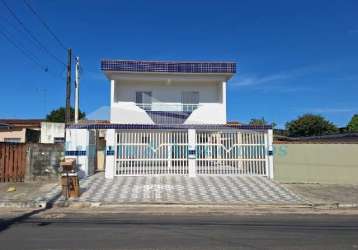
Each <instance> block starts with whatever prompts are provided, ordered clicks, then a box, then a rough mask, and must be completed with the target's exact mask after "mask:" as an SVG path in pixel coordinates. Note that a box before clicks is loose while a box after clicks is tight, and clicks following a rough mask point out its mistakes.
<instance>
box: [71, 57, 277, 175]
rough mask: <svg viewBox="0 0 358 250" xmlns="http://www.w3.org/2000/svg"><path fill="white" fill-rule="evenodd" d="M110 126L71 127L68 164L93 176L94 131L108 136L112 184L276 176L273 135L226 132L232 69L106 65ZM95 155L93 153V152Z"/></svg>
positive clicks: (226, 65)
mask: <svg viewBox="0 0 358 250" xmlns="http://www.w3.org/2000/svg"><path fill="white" fill-rule="evenodd" d="M101 69H102V71H103V73H104V74H105V75H106V77H107V78H108V80H109V82H110V123H109V124H97V123H94V124H70V125H68V126H67V128H66V157H76V158H77V162H78V165H79V168H80V169H81V171H82V173H83V176H85V175H89V174H91V173H93V172H94V170H93V169H94V166H92V165H91V164H92V163H94V162H96V161H95V159H93V155H92V154H91V151H95V143H94V141H95V139H93V138H92V137H94V136H95V135H96V134H97V133H96V132H95V131H96V130H99V129H101V130H103V129H105V130H106V147H107V149H106V164H105V165H106V168H105V176H106V178H114V177H115V176H120V175H128V176H132V175H161V174H164V175H167V174H181V175H189V176H196V175H200V174H225V175H235V174H255V175H264V176H268V177H272V176H273V170H272V169H273V168H272V130H271V128H270V127H268V126H261V127H257V126H256V127H253V126H248V125H228V124H227V111H226V107H227V102H226V96H227V95H226V93H227V84H228V81H229V80H230V78H231V77H232V76H233V75H234V74H235V73H236V64H235V63H233V62H162V61H128V60H103V61H102V62H101ZM92 153H93V152H92Z"/></svg>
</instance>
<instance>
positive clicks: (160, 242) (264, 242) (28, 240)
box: [0, 213, 358, 250]
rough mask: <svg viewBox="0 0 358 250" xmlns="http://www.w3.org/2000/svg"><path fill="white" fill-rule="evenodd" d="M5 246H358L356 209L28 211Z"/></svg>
mask: <svg viewBox="0 0 358 250" xmlns="http://www.w3.org/2000/svg"><path fill="white" fill-rule="evenodd" d="M0 221H1V222H0V223H1V224H0V249H7V250H8V249H325V250H326V249H358V216H357V215H344V216H342V215H294V214H287V215H282V214H277V215H270V214H268V215H248V216H244V215H208V214H206V215H194V214H191V215H148V214H138V215H135V214H102V215H101V214H93V215H91V214H84V215H80V214H76V215H73V214H61V213H59V214H58V216H56V215H52V216H51V217H50V218H46V216H45V217H41V216H38V215H36V213H35V214H32V213H30V214H25V215H23V216H19V217H17V218H15V219H13V220H10V221H6V220H4V219H2V220H0Z"/></svg>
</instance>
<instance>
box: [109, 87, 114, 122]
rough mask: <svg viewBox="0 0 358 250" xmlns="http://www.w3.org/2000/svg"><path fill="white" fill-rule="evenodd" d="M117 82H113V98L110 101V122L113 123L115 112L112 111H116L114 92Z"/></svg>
mask: <svg viewBox="0 0 358 250" xmlns="http://www.w3.org/2000/svg"><path fill="white" fill-rule="evenodd" d="M114 85H115V81H114V80H111V96H110V100H111V106H110V107H111V108H110V110H109V117H110V120H111V122H112V121H113V120H114V118H115V117H114V111H113V110H112V109H114V101H115V99H114V96H115V93H114V90H115V87H114Z"/></svg>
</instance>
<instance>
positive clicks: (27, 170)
mask: <svg viewBox="0 0 358 250" xmlns="http://www.w3.org/2000/svg"><path fill="white" fill-rule="evenodd" d="M24 150H25V156H26V160H25V162H26V165H25V182H27V181H31V180H32V175H31V173H32V171H33V169H32V167H33V166H32V144H25V146H24Z"/></svg>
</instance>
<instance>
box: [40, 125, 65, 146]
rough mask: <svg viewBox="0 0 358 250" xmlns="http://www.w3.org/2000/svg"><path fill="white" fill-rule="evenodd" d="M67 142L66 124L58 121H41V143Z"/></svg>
mask: <svg viewBox="0 0 358 250" xmlns="http://www.w3.org/2000/svg"><path fill="white" fill-rule="evenodd" d="M63 142H65V124H64V123H58V122H41V143H63Z"/></svg>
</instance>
